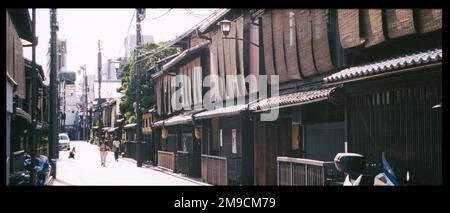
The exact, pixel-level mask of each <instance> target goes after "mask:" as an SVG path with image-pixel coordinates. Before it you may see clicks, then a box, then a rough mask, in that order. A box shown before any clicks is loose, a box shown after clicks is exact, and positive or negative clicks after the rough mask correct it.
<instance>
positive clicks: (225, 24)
mask: <svg viewBox="0 0 450 213" xmlns="http://www.w3.org/2000/svg"><path fill="white" fill-rule="evenodd" d="M218 25H220V29H221V30H222V34H223V35H224V36H225V37H227V36H228V33H230V28H231V21H229V20H226V19H225V20H223V21H221V22H219V23H218Z"/></svg>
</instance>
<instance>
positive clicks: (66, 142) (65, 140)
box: [58, 133, 70, 150]
mask: <svg viewBox="0 0 450 213" xmlns="http://www.w3.org/2000/svg"><path fill="white" fill-rule="evenodd" d="M58 137H59V140H58V144H59V149H60V150H61V149H67V150H70V138H69V135H68V134H67V133H59V135H58Z"/></svg>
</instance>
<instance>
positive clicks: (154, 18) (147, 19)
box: [142, 8, 172, 21]
mask: <svg viewBox="0 0 450 213" xmlns="http://www.w3.org/2000/svg"><path fill="white" fill-rule="evenodd" d="M171 10H172V8H170V9H169V10H167V11H166V12H165V13H163V14H162V15H160V16H157V17H153V18H145V19H144V20H142V21H150V20H156V19H159V18H161V17H163V16H165V15H167V13H169V12H170V11H171Z"/></svg>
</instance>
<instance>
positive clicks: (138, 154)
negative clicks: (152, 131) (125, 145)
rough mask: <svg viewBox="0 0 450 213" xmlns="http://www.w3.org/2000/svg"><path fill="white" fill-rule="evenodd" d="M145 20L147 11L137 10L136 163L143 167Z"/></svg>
mask: <svg viewBox="0 0 450 213" xmlns="http://www.w3.org/2000/svg"><path fill="white" fill-rule="evenodd" d="M144 18H145V9H143V8H137V9H136V52H135V53H136V54H135V55H136V63H135V69H136V77H135V82H136V83H135V84H134V85H135V86H136V133H137V134H136V158H137V159H136V161H137V166H138V167H142V156H141V154H142V153H141V150H142V149H141V139H142V112H141V66H140V64H141V62H140V59H141V57H140V56H141V21H142V20H143V19H144Z"/></svg>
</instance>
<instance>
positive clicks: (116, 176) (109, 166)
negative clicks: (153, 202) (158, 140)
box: [53, 141, 199, 186]
mask: <svg viewBox="0 0 450 213" xmlns="http://www.w3.org/2000/svg"><path fill="white" fill-rule="evenodd" d="M71 147H75V149H76V155H75V159H68V157H69V151H60V152H59V159H58V162H57V177H56V179H55V180H54V181H53V185H54V186H63V185H113V186H114V185H167V186H173V185H176V186H192V185H199V184H198V183H195V182H193V181H189V180H187V179H184V178H179V177H176V176H173V175H169V174H166V173H163V172H160V171H157V170H154V169H152V168H139V167H137V166H136V164H135V163H133V162H131V161H129V160H126V159H122V158H119V162H116V161H115V160H114V153H113V152H108V156H107V158H106V167H102V166H101V165H100V151H99V149H98V146H96V145H91V144H88V143H86V142H85V141H71Z"/></svg>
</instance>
